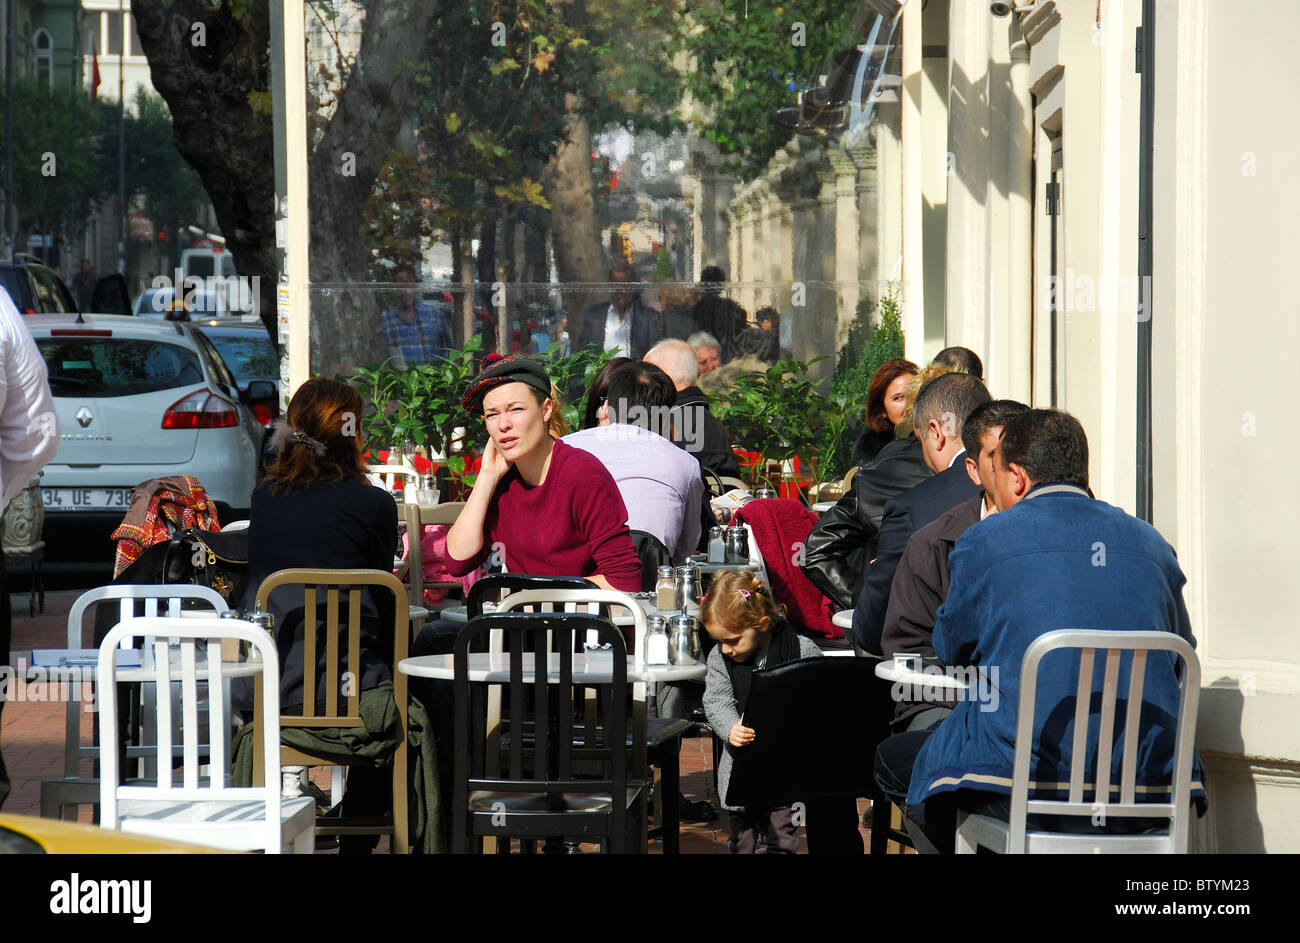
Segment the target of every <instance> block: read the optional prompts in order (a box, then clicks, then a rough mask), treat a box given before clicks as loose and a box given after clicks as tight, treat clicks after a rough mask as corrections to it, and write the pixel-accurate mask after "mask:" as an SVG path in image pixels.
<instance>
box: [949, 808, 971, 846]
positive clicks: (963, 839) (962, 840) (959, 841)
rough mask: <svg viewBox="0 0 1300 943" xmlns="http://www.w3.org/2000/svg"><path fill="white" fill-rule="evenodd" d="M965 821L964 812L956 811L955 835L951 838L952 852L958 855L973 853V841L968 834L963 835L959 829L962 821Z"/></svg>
mask: <svg viewBox="0 0 1300 943" xmlns="http://www.w3.org/2000/svg"><path fill="white" fill-rule="evenodd" d="M965 821H966V813H965V812H960V811H959V812H958V813H957V835H956V837H955V838H954V840H953V852H954V853H955V854H959V855H973V854H975V842H974V841H972V840H971V838H970V836H969V835H963V834H962V830H961V827H962V823H963V822H965Z"/></svg>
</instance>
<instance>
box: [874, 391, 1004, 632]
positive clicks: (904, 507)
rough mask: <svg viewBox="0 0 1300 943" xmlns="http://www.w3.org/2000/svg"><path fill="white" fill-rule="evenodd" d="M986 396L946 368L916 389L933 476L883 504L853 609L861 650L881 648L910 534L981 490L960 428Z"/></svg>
mask: <svg viewBox="0 0 1300 943" xmlns="http://www.w3.org/2000/svg"><path fill="white" fill-rule="evenodd" d="M990 399H992V397H990V396H989V391H988V390H987V389H985V387H984V384H983V383H982V382H981V381H979V380H977V379H975V377H972V376H969V375H967V374H965V373H945V374H944V375H943V376H940V377H936V378H935V379H933V380H931V381H930V382H929V383H927V384H925V386H923V387H921V391H920V392H919V393H917V394H916V402H915V404H913V406H912V426H913V428H914V429H915V431H916V437H917V438H918V439H919V440H920V441H921V449H922V453H923V454H924V456H925V463H926V465H928V466H929V467H930V469H931V470H932V471H933V472H934V477H933V478H927V479H926V480H925V481H923V482H921V483H920V484H919V485H916V486H915V487H913V488H909V489H908V490H907V491H904V492H903V493H901V494H899V495H896V496H894V497H893V498H890V499H889V501H888V502H887V503H886V504H885V510H884V514H883V515H882V516H881V519H880V539H879V541H878V542H877V544H876V559H875V561H873V562H872V564H871V569H870V570H869V571H868V573H867V579H866V582H865V583H864V584H863V586H862V591H861V592H860V593H859V594H858V602H857V606H856V607H855V608H854V610H853V628H852V636H853V641H854V642H855V643H856V644H857V645H858V647H860V648H862V649H864V650H865V651H868V652H879V651H880V636H881V633H882V632H883V630H884V627H885V613H886V611H887V610H888V608H889V588H890V586H891V585H892V584H893V582H894V571H895V570H896V569H897V568H898V561H899V559H900V558H901V557H902V556H903V550H904V549H906V547H907V540H908V538H909V537H911V536H912V534H914V533H915V532H916V531H917V530H918V529H919V528H921V527H924V526H925V525H926V524H929V523H930V522H931V521H933V520H935V519H936V518H937V517H939V515H941V514H943V512H944V511H946V510H948V509H949V508H950V507H952V506H953V505H954V504H960V503H962V502H963V501H969V500H970V499H971V498H973V497H975V495H977V494H978V493H979V490H980V489H979V485H978V484H976V483H972V482H971V480H970V477H969V476H968V475H967V474H966V464H965V462H962V461H961V460H960V459H961V457H962V455H963V454H964V453H965V451H966V447H965V446H964V445H962V441H961V437H960V433H961V427H962V424H963V423H965V422H966V418H967V417H968V416H970V414H971V413H973V412H974V411H975V409H976V407H978V406H982V405H983V404H984V403H987V402H988V401H989V400H990Z"/></svg>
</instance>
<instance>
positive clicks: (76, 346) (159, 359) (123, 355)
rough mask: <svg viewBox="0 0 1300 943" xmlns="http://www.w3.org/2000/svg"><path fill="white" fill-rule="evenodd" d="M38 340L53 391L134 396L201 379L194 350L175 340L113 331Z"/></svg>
mask: <svg viewBox="0 0 1300 943" xmlns="http://www.w3.org/2000/svg"><path fill="white" fill-rule="evenodd" d="M36 344H37V346H38V347H40V349H41V356H43V357H44V358H45V368H46V370H48V371H49V374H50V392H51V393H52V394H53V395H55V396H94V397H111V396H135V395H137V394H140V393H156V392H158V391H159V390H170V389H175V388H176V387H182V386H192V385H193V384H195V383H200V382H202V381H203V368H202V367H201V366H200V365H199V356H198V354H197V353H196V352H195V351H193V350H190V349H188V348H186V347H181V346H179V345H176V344H161V343H158V342H157V341H150V340H135V339H131V338H117V337H88V338H67V337H44V338H38V339H37V341H36Z"/></svg>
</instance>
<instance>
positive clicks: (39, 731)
mask: <svg viewBox="0 0 1300 943" xmlns="http://www.w3.org/2000/svg"><path fill="white" fill-rule="evenodd" d="M82 592H83V590H58V591H50V592H47V593H46V595H45V612H44V613H37V615H36V617H35V618H34V619H33V618H29V617H28V615H27V606H26V599H27V597H26V595H25V594H24V595H22V596H21V597H19V596H15V597H14V600H15V603H17V602H19V601H21V603H22V605H21V606H18V605H15V608H14V620H13V628H14V640H13V651H14V653H15V654H17V653H18V652H23V651H26V650H29V649H32V648H62V647H63V646H64V644H65V640H66V638H67V618H68V610H69V609H71V607H72V604H73V602H74V601H75V600H76V598H77V597H78V596H79V595H81V593H82ZM32 693H36V692H32ZM46 696H48V694H47V695H46ZM65 716H66V715H65V705H64V704H63V703H61V702H58V701H55V702H50V701H44V702H37V701H27V702H15V701H10V702H9V703H7V704H6V705H5V708H4V713H3V715H2V718H3V720H2V725H0V746H2V747H3V750H4V758H5V764H6V766H7V767H8V768H9V776H10V779H11V780H12V781H13V792H12V793H11V794H10V796H9V799H8V800H7V801H6V802H5V805H4V811H5V812H6V813H10V814H17V815H39V814H40V785H41V780H42V779H46V778H53V777H57V776H60V775H62V772H63V730H64V722H65ZM80 716H81V718H82V734H83V737H87V738H88V737H89V736H90V731H91V725H92V724H93V723H94V721H95V716H96V715H95V714H94V713H91V712H88V711H85V710H82V711H80ZM90 772H91V770H90V761H89V760H86V761H84V765H83V773H85V774H87V775H89V774H90ZM325 775H326V771H325V770H320V771H318V774H317V775H313V777H312V778H313V780H315V781H317V782H318V783H319V784H320V785H322V786H324V787H325V788H328V781H327V780H326V779H325V778H324V777H325ZM681 778H682V791H683V793H684V794H685V795H686V796H687V798H689V799H693V800H699V799H705V798H707V799H709V800H710V801H711V802H713V804H714V806H715V808H716V807H717V806H718V800H717V796H716V795H715V794H714V791H713V747H712V742H711V741H710V740H709V738H707V737H690V738H687V739H686V740H685V741H683V746H682V753H681ZM858 805H859V811H861V810H862V809H864V808H865V807H866V800H859V803H858ZM90 817H91V810H90V808H89V807H82V809H81V810H80V815H79V819H80V821H83V822H89V821H90ZM801 834H802V833H801ZM729 835H730V827H729V825H728V822H727V817H726V814H725V813H724V814H722V815H721V817H719V819H718V820H717V821H716V822H713V823H711V824H709V823H683V825H682V832H681V850H682V853H683V854H726V853H727V838H728V837H729ZM868 835H869V833H868V832H867V831H866V830H865V829H864V830H863V831H862V836H863V842H864V843H865V842H866V841H868ZM386 847H387V839H384V840H383V841H382V842H381V845H380V848H381V849H384V848H386ZM800 847H801V850H805V849H804V845H803V842H802V840H801V842H800ZM661 850H662V849H661V846H660V844H659V843H658V842H656V843H654V845H653V846H652V848H651V851H652V853H656V854H657V853H660V852H661Z"/></svg>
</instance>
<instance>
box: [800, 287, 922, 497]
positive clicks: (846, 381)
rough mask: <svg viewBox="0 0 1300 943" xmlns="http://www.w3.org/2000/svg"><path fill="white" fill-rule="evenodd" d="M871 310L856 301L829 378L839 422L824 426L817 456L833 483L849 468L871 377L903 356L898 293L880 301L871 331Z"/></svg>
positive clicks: (891, 292) (894, 291) (862, 424)
mask: <svg viewBox="0 0 1300 943" xmlns="http://www.w3.org/2000/svg"><path fill="white" fill-rule="evenodd" d="M871 308H872V306H871V301H870V299H865V298H864V299H863V300H862V301H861V302H859V304H858V312H857V317H856V318H855V320H854V322H853V326H852V327H851V328H850V329H849V336H848V340H847V341H846V342H845V344H844V347H843V348H842V349H841V350H840V355H839V360H838V361H837V363H836V364H835V374H834V376H833V377H832V379H831V389H830V396H829V399H830V400H831V402H833V403H834V404H835V405H836V409H837V410H838V421H836V422H834V423H829V424H828V425H827V427H826V430H825V434H824V436H823V438H822V441H821V445H820V453H821V460H822V471H823V473H824V474H825V475H827V476H828V477H832V478H838V477H841V476H842V475H843V474H844V473H845V472H847V471H848V470H849V466H850V465H851V464H852V461H853V459H852V445H853V439H854V438H856V436H857V434H859V433H860V432H861V431H862V429H863V428H865V420H864V419H863V415H862V414H863V411H864V410H865V409H866V405H867V388H868V387H869V386H870V385H871V378H872V377H873V376H875V373H876V371H877V370H879V369H880V367H881V365H882V364H883V363H884V362H885V361H886V360H890V359H891V358H894V357H901V356H903V326H902V312H901V311H900V310H899V307H898V291H897V289H896V288H892V287H891V288H890V289H889V291H887V292H886V293H885V294H884V295H883V296H882V297H881V299H880V323H879V325H878V326H876V327H875V328H873V327H872V325H871ZM850 433H851V434H850Z"/></svg>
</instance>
